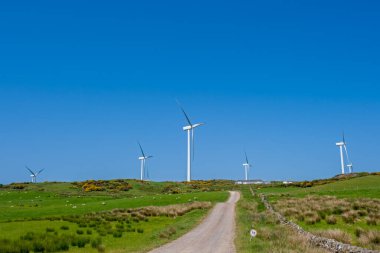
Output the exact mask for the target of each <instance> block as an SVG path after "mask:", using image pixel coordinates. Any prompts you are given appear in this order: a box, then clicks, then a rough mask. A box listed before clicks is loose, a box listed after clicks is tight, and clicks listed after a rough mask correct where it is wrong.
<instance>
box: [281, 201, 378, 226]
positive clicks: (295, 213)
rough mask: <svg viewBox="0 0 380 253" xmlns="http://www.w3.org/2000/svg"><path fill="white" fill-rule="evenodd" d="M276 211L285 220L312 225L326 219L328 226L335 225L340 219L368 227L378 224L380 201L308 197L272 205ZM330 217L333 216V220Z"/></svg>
mask: <svg viewBox="0 0 380 253" xmlns="http://www.w3.org/2000/svg"><path fill="white" fill-rule="evenodd" d="M274 207H275V209H276V210H278V211H279V212H280V213H281V214H283V215H284V216H286V217H287V218H290V219H291V218H295V219H296V220H298V221H305V223H306V224H308V225H312V224H315V223H318V222H319V221H321V220H324V219H326V222H327V223H328V224H336V223H337V222H338V219H339V218H340V219H341V220H342V221H343V222H345V223H347V224H355V223H356V222H357V221H359V220H362V221H365V222H367V224H368V225H375V226H376V225H377V224H379V223H380V200H377V199H357V200H351V199H337V198H336V197H332V196H308V197H305V198H288V199H282V200H279V201H278V202H277V203H275V204H274ZM331 215H334V217H335V219H334V218H332V216H331Z"/></svg>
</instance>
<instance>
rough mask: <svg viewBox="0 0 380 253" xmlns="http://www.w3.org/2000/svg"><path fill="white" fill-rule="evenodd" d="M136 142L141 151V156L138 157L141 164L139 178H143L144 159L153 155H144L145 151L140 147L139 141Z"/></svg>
mask: <svg viewBox="0 0 380 253" xmlns="http://www.w3.org/2000/svg"><path fill="white" fill-rule="evenodd" d="M137 143H138V144H139V147H140V151H141V156H140V157H139V160H140V161H141V165H140V180H144V172H145V161H146V159H149V158H151V157H153V156H151V155H149V156H146V155H145V153H144V150H143V149H142V147H141V144H140V142H137Z"/></svg>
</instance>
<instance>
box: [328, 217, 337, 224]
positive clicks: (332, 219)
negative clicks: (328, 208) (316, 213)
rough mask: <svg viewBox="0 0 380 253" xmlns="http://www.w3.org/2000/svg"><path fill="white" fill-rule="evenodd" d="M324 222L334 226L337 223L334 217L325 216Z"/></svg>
mask: <svg viewBox="0 0 380 253" xmlns="http://www.w3.org/2000/svg"><path fill="white" fill-rule="evenodd" d="M326 222H327V224H330V225H335V224H336V222H337V219H336V218H335V216H333V215H330V216H327V218H326Z"/></svg>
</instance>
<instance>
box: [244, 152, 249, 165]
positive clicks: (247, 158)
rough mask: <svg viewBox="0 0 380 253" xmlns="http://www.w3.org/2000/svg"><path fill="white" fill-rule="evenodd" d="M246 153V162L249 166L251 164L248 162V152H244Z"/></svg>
mask: <svg viewBox="0 0 380 253" xmlns="http://www.w3.org/2000/svg"><path fill="white" fill-rule="evenodd" d="M244 153H245V162H246V163H247V164H249V162H248V156H247V152H245V151H244Z"/></svg>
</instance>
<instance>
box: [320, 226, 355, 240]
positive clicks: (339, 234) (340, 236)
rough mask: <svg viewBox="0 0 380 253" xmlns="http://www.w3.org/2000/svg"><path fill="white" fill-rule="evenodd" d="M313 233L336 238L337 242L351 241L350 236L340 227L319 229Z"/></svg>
mask: <svg viewBox="0 0 380 253" xmlns="http://www.w3.org/2000/svg"><path fill="white" fill-rule="evenodd" d="M315 234H316V235H319V236H322V237H326V238H331V239H334V240H337V241H338V242H344V243H349V244H351V243H352V239H351V236H350V235H349V234H348V233H346V232H344V231H342V230H340V229H329V230H321V231H316V232H315Z"/></svg>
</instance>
